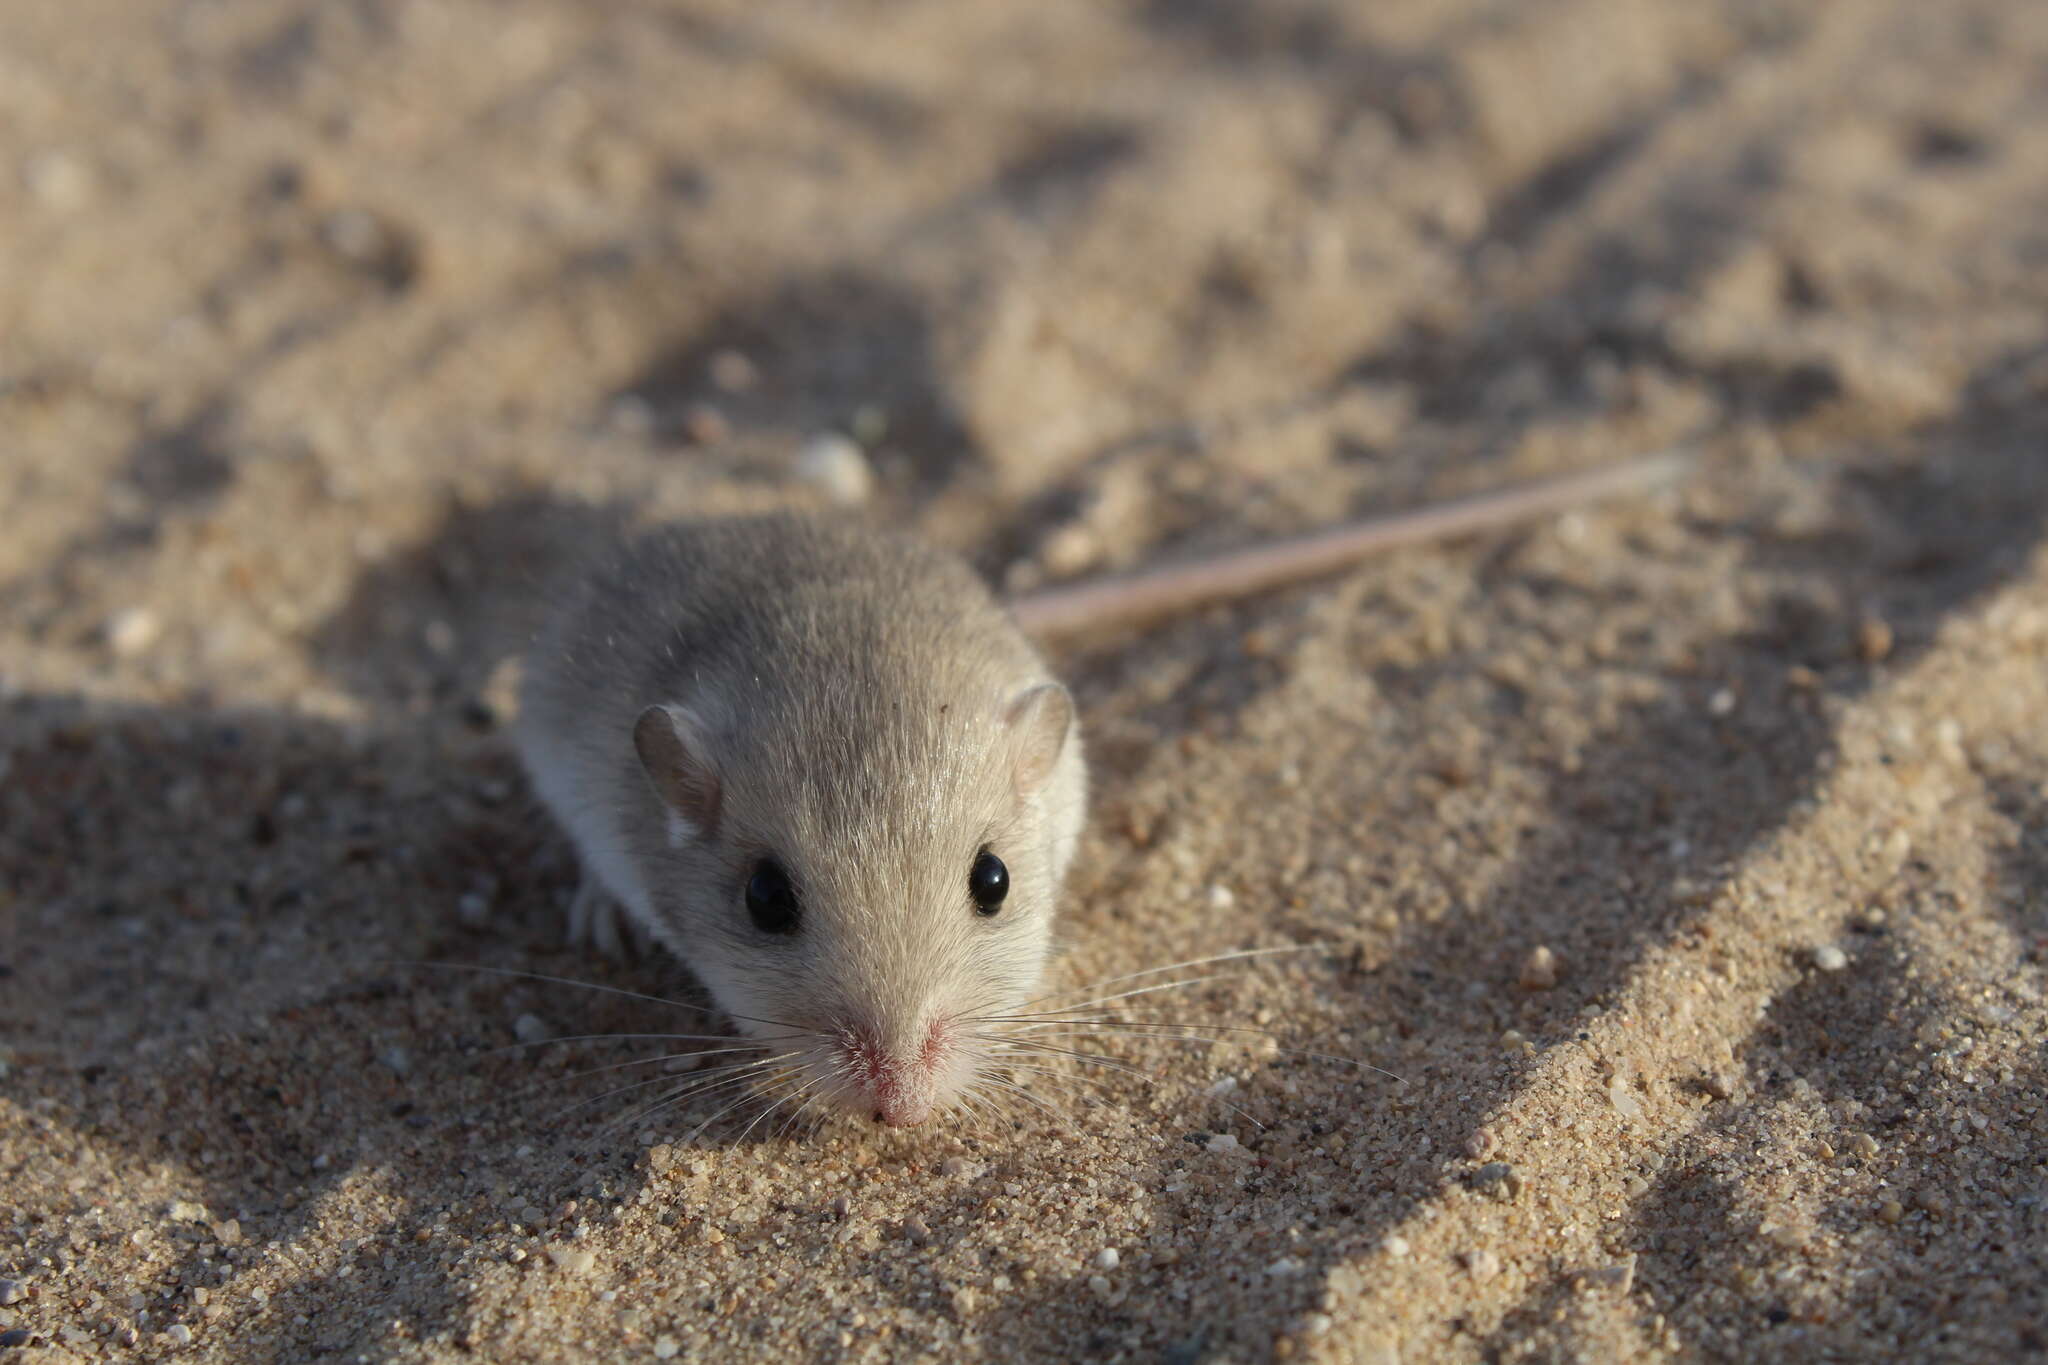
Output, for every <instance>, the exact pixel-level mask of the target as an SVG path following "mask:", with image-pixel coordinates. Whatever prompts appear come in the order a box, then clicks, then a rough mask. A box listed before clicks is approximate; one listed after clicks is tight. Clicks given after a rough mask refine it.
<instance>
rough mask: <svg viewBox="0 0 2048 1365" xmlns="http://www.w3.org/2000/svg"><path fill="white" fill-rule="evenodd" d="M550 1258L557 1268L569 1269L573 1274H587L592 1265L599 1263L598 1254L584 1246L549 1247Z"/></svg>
mask: <svg viewBox="0 0 2048 1365" xmlns="http://www.w3.org/2000/svg"><path fill="white" fill-rule="evenodd" d="M548 1259H549V1260H550V1261H553V1262H554V1263H555V1269H557V1270H564V1271H567V1272H568V1273H569V1274H571V1275H586V1274H588V1273H589V1272H590V1269H591V1267H592V1266H595V1265H596V1264H597V1254H596V1253H595V1252H591V1251H585V1250H584V1249H583V1248H582V1247H569V1246H551V1247H549V1248H548Z"/></svg>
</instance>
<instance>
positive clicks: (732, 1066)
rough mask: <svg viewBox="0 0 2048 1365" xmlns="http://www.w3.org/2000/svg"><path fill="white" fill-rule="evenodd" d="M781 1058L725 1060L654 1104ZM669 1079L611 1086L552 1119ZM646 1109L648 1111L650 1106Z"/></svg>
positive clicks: (740, 1075)
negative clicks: (743, 1060) (726, 1061)
mask: <svg viewBox="0 0 2048 1365" xmlns="http://www.w3.org/2000/svg"><path fill="white" fill-rule="evenodd" d="M788 1055H789V1056H795V1055H796V1054H794V1053H791V1054H788ZM781 1060H784V1059H783V1058H778V1057H763V1058H758V1059H754V1060H750V1061H745V1062H731V1063H728V1064H726V1065H725V1066H720V1067H714V1068H712V1069H711V1070H709V1071H703V1072H699V1073H698V1074H696V1075H694V1076H691V1077H690V1078H689V1079H688V1080H685V1081H683V1082H681V1083H680V1084H679V1085H677V1087H676V1089H674V1090H673V1091H671V1092H669V1093H668V1094H667V1095H664V1096H662V1098H661V1099H659V1100H657V1101H655V1107H656V1108H659V1107H660V1106H661V1105H663V1104H667V1103H670V1102H671V1101H673V1100H675V1099H677V1098H679V1097H681V1096H685V1095H689V1094H692V1093H694V1092H697V1091H703V1090H714V1089H717V1088H718V1087H719V1086H723V1085H726V1084H730V1083H731V1082H734V1081H739V1080H745V1079H747V1077H748V1073H749V1072H753V1071H758V1070H760V1069H761V1068H763V1067H767V1066H773V1065H774V1064H775V1063H776V1062H778V1061H781ZM672 1079H673V1078H672V1077H669V1076H654V1077H650V1078H649V1079H647V1080H644V1081H635V1082H633V1083H632V1084H630V1085H621V1086H615V1087H614V1088H612V1089H610V1090H607V1091H605V1092H604V1093H603V1094H601V1095H593V1096H592V1097H591V1098H589V1099H587V1100H583V1101H580V1102H579V1103H576V1104H573V1105H571V1106H570V1107H569V1108H567V1109H565V1110H563V1111H562V1113H561V1114H559V1115H557V1116H556V1122H560V1121H561V1120H562V1119H565V1118H567V1117H568V1116H569V1115H571V1114H573V1113H575V1112H576V1111H577V1110H579V1109H584V1108H588V1107H589V1106H590V1105H593V1104H598V1103H601V1102H603V1101H605V1100H608V1099H610V1098H611V1097H612V1096H614V1095H624V1094H627V1093H629V1092H631V1091H634V1090H645V1089H647V1088H648V1087H649V1086H653V1085H665V1084H667V1083H669V1082H670V1081H671V1080H672ZM714 1081H715V1082H717V1084H716V1085H714V1084H712V1082H714ZM649 1112H652V1111H651V1110H650V1111H649ZM619 1122H620V1120H616V1119H615V1120H613V1121H612V1122H611V1123H610V1124H607V1125H606V1130H607V1131H608V1130H609V1129H610V1128H612V1127H614V1126H616V1125H617V1124H618V1123H619Z"/></svg>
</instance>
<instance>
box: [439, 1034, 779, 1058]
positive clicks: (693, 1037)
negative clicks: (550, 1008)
mask: <svg viewBox="0 0 2048 1365" xmlns="http://www.w3.org/2000/svg"><path fill="white" fill-rule="evenodd" d="M815 1036H816V1035H815V1034H803V1033H780V1034H771V1035H769V1036H767V1037H764V1038H743V1037H741V1036H739V1035H737V1034H731V1033H570V1034H564V1035H563V1036H562V1037H560V1038H535V1039H534V1040H533V1041H532V1042H522V1043H506V1044H505V1045H504V1046H503V1047H493V1048H486V1049H484V1051H483V1052H481V1053H479V1054H478V1055H479V1056H484V1057H497V1056H501V1055H503V1054H504V1053H507V1052H520V1051H523V1050H525V1049H527V1048H536V1047H546V1046H548V1045H549V1044H550V1043H607V1042H613V1041H618V1042H663V1043H731V1044H734V1045H735V1046H734V1047H730V1048H722V1049H720V1051H725V1052H731V1051H736V1050H738V1048H739V1047H762V1048H765V1047H767V1045H768V1044H770V1043H776V1042H791V1041H794V1040H796V1039H799V1038H806V1037H815ZM677 1055H678V1056H684V1055H689V1054H682V1053H678V1054H677ZM696 1055H700V1056H701V1055H705V1054H701V1053H700V1054H696Z"/></svg>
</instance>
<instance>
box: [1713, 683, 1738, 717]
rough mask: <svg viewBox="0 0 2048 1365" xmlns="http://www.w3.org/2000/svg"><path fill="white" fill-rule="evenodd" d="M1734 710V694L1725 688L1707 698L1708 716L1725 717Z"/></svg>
mask: <svg viewBox="0 0 2048 1365" xmlns="http://www.w3.org/2000/svg"><path fill="white" fill-rule="evenodd" d="M1734 710H1735V694H1734V693H1733V692H1731V691H1729V690H1728V689H1727V688H1725V687H1724V688H1722V689H1721V690H1720V691H1718V692H1716V693H1714V695H1713V696H1711V697H1709V698H1707V711H1708V713H1709V714H1710V715H1716V716H1725V715H1728V714H1729V713H1731V712H1732V711H1734Z"/></svg>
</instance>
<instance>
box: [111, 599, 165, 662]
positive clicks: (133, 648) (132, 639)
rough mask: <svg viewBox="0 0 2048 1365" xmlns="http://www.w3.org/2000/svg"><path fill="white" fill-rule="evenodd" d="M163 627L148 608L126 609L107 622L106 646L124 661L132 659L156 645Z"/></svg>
mask: <svg viewBox="0 0 2048 1365" xmlns="http://www.w3.org/2000/svg"><path fill="white" fill-rule="evenodd" d="M162 633H163V626H162V625H161V624H160V623H159V622H158V621H157V619H156V614H155V613H154V612H152V611H150V609H149V608H148V607H126V608H123V609H122V610H120V611H117V612H115V613H114V614H113V616H112V617H111V618H109V619H108V621H107V644H108V646H109V647H111V648H112V649H113V651H114V653H116V654H118V655H120V656H121V657H122V658H124V659H132V658H134V657H135V656H136V655H138V654H140V653H142V652H143V651H144V650H146V649H148V648H149V647H150V646H151V645H153V644H155V643H156V639H157V636H159V635H161V634H162Z"/></svg>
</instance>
